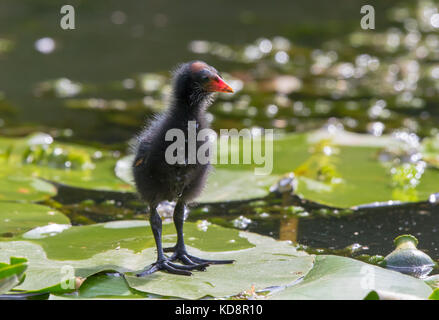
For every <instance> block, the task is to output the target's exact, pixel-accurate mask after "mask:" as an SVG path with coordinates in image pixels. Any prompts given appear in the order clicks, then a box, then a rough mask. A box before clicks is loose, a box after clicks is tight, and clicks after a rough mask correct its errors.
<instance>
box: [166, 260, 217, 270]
mask: <svg viewBox="0 0 439 320" xmlns="http://www.w3.org/2000/svg"><path fill="white" fill-rule="evenodd" d="M167 264H168V265H169V266H171V267H173V268H174V269H178V270H199V271H204V270H206V267H208V266H209V264H208V263H199V264H198V263H192V264H189V265H179V264H175V263H172V262H168V263H167Z"/></svg>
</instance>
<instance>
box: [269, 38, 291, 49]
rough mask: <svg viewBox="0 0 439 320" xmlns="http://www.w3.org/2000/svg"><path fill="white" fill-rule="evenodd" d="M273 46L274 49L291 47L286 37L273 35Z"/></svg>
mask: <svg viewBox="0 0 439 320" xmlns="http://www.w3.org/2000/svg"><path fill="white" fill-rule="evenodd" d="M273 47H274V49H276V50H284V51H288V50H290V48H291V42H290V40H288V39H287V38H284V37H274V38H273Z"/></svg>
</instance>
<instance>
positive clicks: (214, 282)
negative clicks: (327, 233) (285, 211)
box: [125, 233, 314, 299]
mask: <svg viewBox="0 0 439 320" xmlns="http://www.w3.org/2000/svg"><path fill="white" fill-rule="evenodd" d="M242 236H245V237H247V238H248V239H249V240H250V241H251V242H252V243H254V244H256V246H255V247H254V248H250V249H246V250H240V251H229V252H221V253H216V254H214V253H206V252H201V251H199V250H195V249H192V250H191V252H192V253H193V254H194V255H196V256H202V257H205V258H208V259H225V258H227V259H235V260H236V262H235V263H234V264H231V265H214V266H211V267H209V268H208V270H207V271H206V272H196V273H194V274H193V276H192V277H190V278H189V279H188V277H182V276H177V275H172V274H161V273H156V274H153V275H151V276H149V277H144V278H138V277H136V276H134V275H131V276H130V275H126V277H125V278H126V279H127V282H128V284H129V286H130V287H131V288H134V289H136V290H138V291H143V292H149V293H154V294H158V295H167V296H174V297H180V298H185V299H199V298H202V297H205V296H213V297H225V296H231V295H236V294H237V293H239V292H243V291H245V290H250V289H251V287H252V285H253V286H254V287H255V289H256V290H262V289H265V288H268V287H271V286H281V285H286V284H288V283H291V282H292V281H295V280H297V279H298V278H300V277H302V276H304V275H305V274H306V273H307V272H308V271H309V270H310V268H311V267H312V264H313V261H314V257H313V256H309V255H306V254H304V253H303V252H300V251H296V250H295V249H294V247H292V246H291V245H290V244H288V242H280V241H276V240H274V239H272V238H267V237H262V236H257V235H255V234H251V233H242Z"/></svg>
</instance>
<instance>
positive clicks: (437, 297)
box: [428, 288, 439, 300]
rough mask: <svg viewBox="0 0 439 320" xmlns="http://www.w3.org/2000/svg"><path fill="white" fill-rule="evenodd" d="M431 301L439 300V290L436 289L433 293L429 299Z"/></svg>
mask: <svg viewBox="0 0 439 320" xmlns="http://www.w3.org/2000/svg"><path fill="white" fill-rule="evenodd" d="M428 299H431V300H439V288H438V289H435V290H434V291H433V293H432V294H431V295H430V296H429V297H428Z"/></svg>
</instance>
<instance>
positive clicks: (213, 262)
mask: <svg viewBox="0 0 439 320" xmlns="http://www.w3.org/2000/svg"><path fill="white" fill-rule="evenodd" d="M187 256H188V258H189V259H190V260H191V261H193V262H195V263H207V264H230V263H234V262H235V260H208V259H201V258H198V257H194V256H191V255H189V254H188V255H187Z"/></svg>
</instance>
